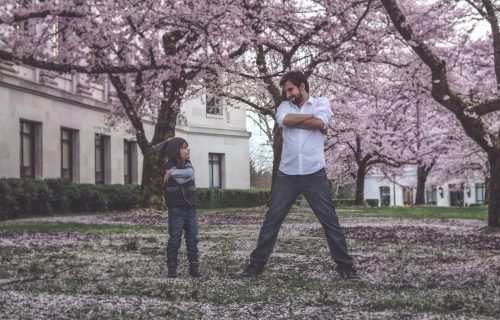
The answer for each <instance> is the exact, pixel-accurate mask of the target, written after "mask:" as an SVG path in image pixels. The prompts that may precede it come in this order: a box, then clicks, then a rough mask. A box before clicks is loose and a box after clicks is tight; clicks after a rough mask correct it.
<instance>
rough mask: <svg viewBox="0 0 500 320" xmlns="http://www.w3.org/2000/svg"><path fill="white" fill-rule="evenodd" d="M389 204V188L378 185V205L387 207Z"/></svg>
mask: <svg viewBox="0 0 500 320" xmlns="http://www.w3.org/2000/svg"><path fill="white" fill-rule="evenodd" d="M390 205H391V189H390V188H389V187H380V206H382V207H387V206H390Z"/></svg>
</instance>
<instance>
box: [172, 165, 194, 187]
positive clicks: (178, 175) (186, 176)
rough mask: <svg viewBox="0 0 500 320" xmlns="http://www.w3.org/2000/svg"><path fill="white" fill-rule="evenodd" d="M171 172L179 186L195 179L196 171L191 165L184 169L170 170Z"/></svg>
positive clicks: (174, 168)
mask: <svg viewBox="0 0 500 320" xmlns="http://www.w3.org/2000/svg"><path fill="white" fill-rule="evenodd" d="M170 172H172V178H173V179H174V180H175V182H177V183H179V184H184V183H186V182H188V181H191V180H193V179H194V170H193V166H191V165H187V166H185V167H184V168H182V169H177V168H176V167H173V168H172V169H170Z"/></svg>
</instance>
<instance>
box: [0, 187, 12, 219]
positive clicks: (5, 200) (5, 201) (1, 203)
mask: <svg viewBox="0 0 500 320" xmlns="http://www.w3.org/2000/svg"><path fill="white" fill-rule="evenodd" d="M15 204H16V201H15V198H14V195H13V193H12V188H11V187H10V185H9V183H8V182H7V181H6V180H5V179H0V220H5V219H11V218H13V217H14V206H15Z"/></svg>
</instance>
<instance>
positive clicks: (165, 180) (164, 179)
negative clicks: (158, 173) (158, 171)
mask: <svg viewBox="0 0 500 320" xmlns="http://www.w3.org/2000/svg"><path fill="white" fill-rule="evenodd" d="M171 177H172V171H170V170H165V176H164V177H163V182H164V183H167V182H168V180H170V178H171Z"/></svg>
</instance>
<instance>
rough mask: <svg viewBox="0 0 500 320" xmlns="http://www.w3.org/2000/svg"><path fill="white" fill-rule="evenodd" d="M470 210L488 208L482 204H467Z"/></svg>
mask: <svg viewBox="0 0 500 320" xmlns="http://www.w3.org/2000/svg"><path fill="white" fill-rule="evenodd" d="M469 207H470V208H481V207H483V208H487V207H488V206H487V205H485V204H484V203H469Z"/></svg>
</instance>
